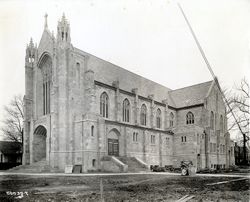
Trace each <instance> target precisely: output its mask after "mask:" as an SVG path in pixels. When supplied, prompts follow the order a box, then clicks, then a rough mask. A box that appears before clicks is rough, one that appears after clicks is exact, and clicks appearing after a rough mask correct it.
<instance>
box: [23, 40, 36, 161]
mask: <svg viewBox="0 0 250 202" xmlns="http://www.w3.org/2000/svg"><path fill="white" fill-rule="evenodd" d="M36 63H37V47H36V46H35V45H34V43H33V41H32V39H30V43H29V44H28V45H27V47H26V56H25V96H24V131H23V146H24V148H23V164H29V163H30V158H29V157H30V132H31V125H32V123H31V120H32V118H33V115H34V110H33V103H34V96H33V95H34V71H35V70H34V69H35V66H36Z"/></svg>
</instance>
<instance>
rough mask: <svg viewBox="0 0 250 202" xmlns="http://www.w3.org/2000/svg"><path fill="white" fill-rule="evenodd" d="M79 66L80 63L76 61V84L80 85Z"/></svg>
mask: <svg viewBox="0 0 250 202" xmlns="http://www.w3.org/2000/svg"><path fill="white" fill-rule="evenodd" d="M80 68H81V66H80V63H79V62H77V63H76V78H77V84H78V86H80V81H81V79H80V77H81V75H80Z"/></svg>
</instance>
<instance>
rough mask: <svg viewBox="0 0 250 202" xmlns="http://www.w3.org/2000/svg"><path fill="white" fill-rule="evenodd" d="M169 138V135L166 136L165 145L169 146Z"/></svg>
mask: <svg viewBox="0 0 250 202" xmlns="http://www.w3.org/2000/svg"><path fill="white" fill-rule="evenodd" d="M169 142H170V139H169V137H166V145H167V146H169Z"/></svg>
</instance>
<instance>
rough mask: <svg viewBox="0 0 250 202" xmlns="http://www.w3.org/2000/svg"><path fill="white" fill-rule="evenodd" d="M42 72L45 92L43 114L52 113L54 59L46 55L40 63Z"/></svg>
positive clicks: (43, 90)
mask: <svg viewBox="0 0 250 202" xmlns="http://www.w3.org/2000/svg"><path fill="white" fill-rule="evenodd" d="M39 68H40V69H41V72H42V77H43V78H42V79H43V84H42V92H43V115H46V114H49V113H50V93H51V92H50V89H51V81H52V59H51V58H50V57H49V56H48V55H44V56H43V57H42V59H41V60H40V63H39Z"/></svg>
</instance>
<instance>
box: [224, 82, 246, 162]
mask: <svg viewBox="0 0 250 202" xmlns="http://www.w3.org/2000/svg"><path fill="white" fill-rule="evenodd" d="M228 103H229V105H230V108H231V109H229V108H228V111H227V113H228V119H229V127H228V130H229V131H233V130H239V132H240V134H241V136H242V138H241V140H240V143H242V145H243V158H244V159H243V162H244V163H246V155H247V154H246V153H247V150H246V146H247V144H248V143H249V140H250V138H249V116H250V112H249V84H248V82H247V80H246V79H245V78H244V79H242V81H241V83H240V85H239V86H238V87H237V86H236V89H235V91H234V93H233V94H232V93H230V95H229V96H228ZM231 111H233V113H234V116H235V118H234V117H233V115H232V113H231Z"/></svg>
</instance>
